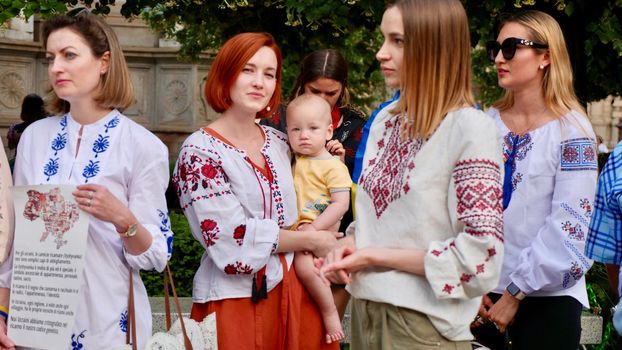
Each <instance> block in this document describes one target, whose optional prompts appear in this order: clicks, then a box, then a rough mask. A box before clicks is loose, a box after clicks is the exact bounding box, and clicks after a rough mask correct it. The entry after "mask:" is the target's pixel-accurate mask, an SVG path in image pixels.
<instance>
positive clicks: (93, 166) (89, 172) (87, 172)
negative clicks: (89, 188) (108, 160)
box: [82, 160, 100, 183]
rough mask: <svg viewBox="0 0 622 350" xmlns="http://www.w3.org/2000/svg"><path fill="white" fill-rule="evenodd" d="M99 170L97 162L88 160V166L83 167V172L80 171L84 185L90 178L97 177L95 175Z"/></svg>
mask: <svg viewBox="0 0 622 350" xmlns="http://www.w3.org/2000/svg"><path fill="white" fill-rule="evenodd" d="M99 169H100V168H99V160H96V161H92V160H89V164H87V165H86V166H85V167H84V170H82V177H84V183H87V182H89V179H90V178H93V177H95V176H97V174H98V173H99Z"/></svg>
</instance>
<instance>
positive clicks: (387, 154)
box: [359, 117, 424, 219]
mask: <svg viewBox="0 0 622 350" xmlns="http://www.w3.org/2000/svg"><path fill="white" fill-rule="evenodd" d="M400 125H401V119H400V118H399V117H394V118H392V120H387V121H386V122H385V127H386V129H385V130H384V133H383V135H382V138H381V140H380V141H379V142H378V151H377V153H376V155H374V156H373V157H371V159H370V160H369V162H368V166H367V169H366V170H365V171H364V172H363V174H361V178H360V181H359V185H360V186H361V187H362V188H363V189H364V190H365V191H366V192H367V193H368V194H369V196H370V197H371V198H372V201H373V203H374V209H375V211H376V218H378V219H379V218H380V217H381V216H382V213H383V212H384V211H385V210H386V209H387V207H388V206H389V204H391V202H393V201H395V200H397V199H399V198H400V197H401V196H402V195H403V194H407V193H408V192H409V191H410V186H408V181H409V179H410V174H411V173H412V172H413V171H414V169H415V162H414V159H415V156H416V155H417V153H418V152H419V150H420V149H421V147H422V146H423V143H424V141H423V139H421V138H414V139H408V140H400V129H401V128H400ZM385 140H386V142H385Z"/></svg>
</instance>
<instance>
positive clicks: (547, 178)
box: [474, 11, 597, 350]
mask: <svg viewBox="0 0 622 350" xmlns="http://www.w3.org/2000/svg"><path fill="white" fill-rule="evenodd" d="M487 48H488V52H489V56H490V59H491V61H494V63H495V67H496V68H497V73H498V78H499V86H501V87H503V88H504V89H505V90H506V92H505V96H504V97H503V98H502V99H501V100H499V101H497V102H496V103H495V104H494V107H493V108H491V109H490V110H489V114H490V116H491V117H492V119H493V120H494V121H495V123H496V124H497V129H498V131H499V134H500V136H501V137H502V140H501V142H500V143H501V144H502V145H503V149H504V158H505V178H504V192H503V199H504V200H503V204H504V237H505V258H504V261H503V269H502V272H501V279H500V282H499V285H498V286H497V287H496V288H495V289H494V291H493V292H492V293H491V294H490V295H489V296H487V297H484V301H483V305H482V310H481V312H480V316H481V318H480V319H479V320H478V321H477V322H475V324H474V325H475V326H477V325H479V324H482V323H487V326H484V327H482V329H481V330H480V329H477V328H476V329H475V332H476V333H477V335H478V339H480V340H481V341H482V342H484V343H486V345H488V346H489V347H491V348H493V349H502V348H503V346H504V342H506V341H507V340H510V341H511V342H512V349H514V350H516V349H530V350H533V349H573V350H574V349H577V348H578V346H579V338H580V335H581V323H580V314H581V309H582V308H583V307H588V300H587V294H586V290H585V277H584V274H585V272H586V271H587V270H588V269H589V268H590V266H591V264H592V262H591V261H590V260H589V259H588V258H586V257H585V255H584V253H583V249H584V245H585V238H586V235H587V231H588V225H589V221H590V218H591V214H592V205H593V197H594V192H595V189H596V173H597V156H596V155H597V151H596V143H595V135H594V132H593V131H592V127H591V126H590V123H589V121H588V119H587V118H586V116H585V111H584V110H583V108H582V107H581V105H580V104H579V102H578V101H577V98H576V96H575V94H574V90H573V85H572V69H571V66H570V59H569V57H568V52H567V50H566V44H565V42H564V37H563V34H562V31H561V29H560V27H559V25H558V24H557V22H556V21H555V20H554V19H553V18H552V17H551V16H549V15H547V14H545V13H543V12H539V11H527V12H523V13H520V14H517V15H515V16H514V17H512V18H510V19H508V20H507V21H505V22H504V23H503V25H502V26H501V30H500V32H499V35H498V37H497V40H496V41H493V42H490V43H489V44H488V46H487ZM488 320H489V321H491V322H487V321H488ZM506 330H508V333H507V334H504V333H505V331H506Z"/></svg>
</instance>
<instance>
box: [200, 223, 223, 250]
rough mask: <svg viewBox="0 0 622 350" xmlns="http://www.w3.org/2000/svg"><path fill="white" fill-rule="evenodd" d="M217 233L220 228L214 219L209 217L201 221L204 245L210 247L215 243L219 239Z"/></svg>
mask: <svg viewBox="0 0 622 350" xmlns="http://www.w3.org/2000/svg"><path fill="white" fill-rule="evenodd" d="M218 233H220V229H219V228H218V224H217V223H216V221H214V220H210V219H206V220H203V221H201V234H202V235H203V240H204V241H205V245H207V246H208V247H211V246H213V245H214V244H216V241H217V240H218V239H219V237H218Z"/></svg>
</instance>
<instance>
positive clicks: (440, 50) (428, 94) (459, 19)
mask: <svg viewBox="0 0 622 350" xmlns="http://www.w3.org/2000/svg"><path fill="white" fill-rule="evenodd" d="M392 6H395V7H397V8H398V9H399V10H400V12H401V14H402V21H403V23H404V58H403V61H402V62H403V63H402V72H401V79H400V85H401V86H400V89H401V96H400V99H399V101H398V105H397V108H398V110H399V112H400V113H402V114H403V115H404V116H405V119H406V121H407V123H405V124H408V125H406V126H404V124H402V125H403V127H406V128H407V130H408V133H409V135H410V137H414V136H415V135H418V136H421V137H424V138H427V137H429V136H430V135H431V134H432V133H433V132H434V130H435V129H436V128H437V127H438V125H439V124H440V123H441V122H442V120H443V118H444V117H445V115H446V114H447V113H448V112H450V111H452V110H454V109H457V108H460V107H462V106H464V105H473V104H474V99H473V94H472V91H471V37H470V33H469V25H468V21H467V17H466V12H465V11H464V8H463V7H462V4H461V3H460V1H459V0H397V1H395V2H394V3H392V4H390V5H389V8H390V7H392Z"/></svg>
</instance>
